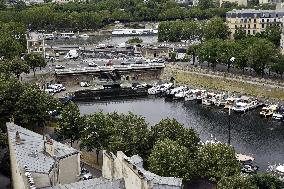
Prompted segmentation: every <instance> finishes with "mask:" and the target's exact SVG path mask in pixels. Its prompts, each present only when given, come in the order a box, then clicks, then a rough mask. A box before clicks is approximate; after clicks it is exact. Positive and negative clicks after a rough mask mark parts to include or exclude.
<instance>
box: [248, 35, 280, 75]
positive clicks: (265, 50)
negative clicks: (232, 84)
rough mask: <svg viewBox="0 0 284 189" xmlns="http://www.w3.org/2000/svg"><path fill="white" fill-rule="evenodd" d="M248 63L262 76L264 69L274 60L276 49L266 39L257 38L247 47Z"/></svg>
mask: <svg viewBox="0 0 284 189" xmlns="http://www.w3.org/2000/svg"><path fill="white" fill-rule="evenodd" d="M246 53H247V55H249V56H248V64H249V65H250V66H251V67H252V68H253V69H254V70H255V71H256V72H257V73H258V74H261V75H262V76H263V75H264V69H265V68H266V67H270V66H271V65H272V63H273V61H275V55H276V54H277V50H276V49H275V46H274V44H273V43H271V42H270V41H268V40H266V39H257V40H256V41H255V42H254V43H253V44H251V45H250V46H249V47H248V49H247V52H246Z"/></svg>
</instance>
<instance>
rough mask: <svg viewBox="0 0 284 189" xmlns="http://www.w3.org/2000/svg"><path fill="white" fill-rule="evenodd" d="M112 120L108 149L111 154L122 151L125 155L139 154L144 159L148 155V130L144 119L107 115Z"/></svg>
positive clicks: (122, 115) (134, 116) (131, 114)
mask: <svg viewBox="0 0 284 189" xmlns="http://www.w3.org/2000/svg"><path fill="white" fill-rule="evenodd" d="M109 117H110V119H112V120H113V125H112V128H111V130H112V135H111V138H110V141H109V145H108V149H109V150H110V151H112V152H116V151H123V152H125V154H126V155H128V156H132V155H135V154H139V155H140V156H141V157H143V158H145V157H146V155H147V154H148V153H149V150H150V147H151V146H149V141H148V139H149V130H148V124H147V123H146V121H145V118H143V117H141V116H137V115H134V114H133V113H131V112H129V113H128V114H117V113H111V114H109Z"/></svg>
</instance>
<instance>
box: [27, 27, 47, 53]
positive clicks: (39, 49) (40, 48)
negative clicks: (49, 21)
mask: <svg viewBox="0 0 284 189" xmlns="http://www.w3.org/2000/svg"><path fill="white" fill-rule="evenodd" d="M44 42H45V41H44V36H43V34H39V33H35V32H30V33H28V34H27V51H28V53H39V54H42V55H44V54H45V43H44Z"/></svg>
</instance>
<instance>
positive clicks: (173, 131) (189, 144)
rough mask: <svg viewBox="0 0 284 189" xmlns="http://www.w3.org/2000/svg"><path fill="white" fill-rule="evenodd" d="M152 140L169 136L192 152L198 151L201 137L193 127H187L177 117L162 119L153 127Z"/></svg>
mask: <svg viewBox="0 0 284 189" xmlns="http://www.w3.org/2000/svg"><path fill="white" fill-rule="evenodd" d="M151 133H152V141H158V140H160V139H165V138H168V139H170V140H173V141H176V142H178V143H179V144H180V145H182V146H184V147H186V148H187V149H188V150H189V151H190V152H191V153H192V154H195V152H196V151H197V147H198V143H199V142H200V139H199V137H198V135H197V133H196V132H195V131H194V130H193V129H192V128H185V127H184V126H183V125H182V124H180V123H179V122H178V121H177V120H176V119H169V118H167V119H162V120H161V121H160V122H159V123H157V124H156V125H154V126H153V127H152V128H151Z"/></svg>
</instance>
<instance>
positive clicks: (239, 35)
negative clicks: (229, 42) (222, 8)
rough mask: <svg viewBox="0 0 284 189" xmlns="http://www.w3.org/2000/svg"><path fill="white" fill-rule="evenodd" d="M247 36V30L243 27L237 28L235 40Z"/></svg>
mask: <svg viewBox="0 0 284 189" xmlns="http://www.w3.org/2000/svg"><path fill="white" fill-rule="evenodd" d="M246 37H247V35H246V31H245V30H244V29H243V28H239V29H237V30H236V32H235V33H234V39H235V40H241V39H245V38H246Z"/></svg>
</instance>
